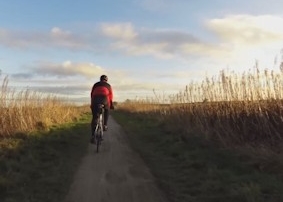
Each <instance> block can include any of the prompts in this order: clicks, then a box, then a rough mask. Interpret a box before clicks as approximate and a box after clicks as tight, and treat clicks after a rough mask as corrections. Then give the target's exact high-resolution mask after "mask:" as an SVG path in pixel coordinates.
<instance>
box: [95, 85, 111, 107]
mask: <svg viewBox="0 0 283 202" xmlns="http://www.w3.org/2000/svg"><path fill="white" fill-rule="evenodd" d="M90 96H91V99H92V100H93V99H94V98H95V97H96V96H105V97H107V103H108V106H109V107H110V105H112V102H113V91H112V87H111V85H110V84H109V83H107V82H105V81H99V82H97V83H95V84H94V85H93V87H92V90H91V93H90Z"/></svg>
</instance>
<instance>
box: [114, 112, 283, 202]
mask: <svg viewBox="0 0 283 202" xmlns="http://www.w3.org/2000/svg"><path fill="white" fill-rule="evenodd" d="M112 115H113V116H114V118H115V119H116V120H117V121H118V123H119V124H121V125H122V127H123V128H124V129H125V131H126V133H127V136H128V138H129V140H130V142H131V144H132V147H133V148H134V149H135V150H137V151H138V152H139V153H140V154H141V156H142V157H143V158H144V160H145V162H146V163H147V164H148V166H149V168H150V169H151V170H152V173H153V174H154V175H155V176H156V178H157V182H158V183H159V185H160V187H161V188H162V189H163V190H164V191H165V193H167V195H168V198H169V199H170V200H171V201H172V202H222V201H223V202H226V201H229V202H279V201H283V177H282V174H281V173H282V168H283V166H281V167H278V166H280V164H278V165H277V167H276V166H274V165H273V166H274V167H276V169H277V170H281V171H280V172H275V171H274V170H272V169H266V170H261V169H259V168H258V166H257V165H261V164H265V163H267V162H262V161H263V158H261V157H260V156H254V155H249V154H248V153H245V152H236V151H235V150H232V149H227V148H223V147H220V145H218V144H216V143H212V142H209V141H206V140H204V139H202V138H201V136H196V135H195V134H191V135H187V136H186V137H187V138H186V139H184V138H182V135H181V134H175V133H174V131H172V130H169V129H168V127H167V125H166V123H163V122H160V121H157V119H155V118H154V117H152V116H146V115H144V114H134V113H127V112H122V111H118V110H116V111H115V112H112ZM129 117H130V118H129ZM281 159H282V157H281ZM275 164H276V163H275ZM266 167H268V166H266Z"/></svg>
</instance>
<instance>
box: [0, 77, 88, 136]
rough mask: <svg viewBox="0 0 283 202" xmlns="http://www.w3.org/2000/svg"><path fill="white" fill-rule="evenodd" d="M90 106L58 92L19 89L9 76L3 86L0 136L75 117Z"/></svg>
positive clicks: (66, 120)
mask: <svg viewBox="0 0 283 202" xmlns="http://www.w3.org/2000/svg"><path fill="white" fill-rule="evenodd" d="M86 110H87V109H86V107H78V106H75V105H73V104H71V103H67V102H64V101H63V100H62V99H61V98H59V97H57V96H55V95H44V94H42V93H38V92H34V91H30V90H23V91H20V92H16V91H15V90H13V89H10V88H9V87H8V77H5V78H4V80H3V82H2V86H1V90H0V114H1V116H0V137H9V136H13V135H15V134H19V133H27V132H31V131H34V130H38V129H47V128H48V127H50V126H52V125H54V124H61V123H65V122H68V121H73V120H74V119H76V118H78V117H79V116H80V115H81V113H82V111H86Z"/></svg>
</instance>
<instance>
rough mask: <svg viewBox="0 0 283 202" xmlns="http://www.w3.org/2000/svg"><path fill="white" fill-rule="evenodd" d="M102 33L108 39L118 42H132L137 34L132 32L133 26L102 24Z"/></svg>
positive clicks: (127, 24)
mask: <svg viewBox="0 0 283 202" xmlns="http://www.w3.org/2000/svg"><path fill="white" fill-rule="evenodd" d="M101 29H102V32H103V33H104V34H105V35H106V36H109V37H112V38H114V39H118V40H125V41H130V40H134V39H135V38H136V36H137V33H136V32H135V31H134V28H133V26H132V25H131V24H130V23H123V24H106V23H104V24H102V25H101Z"/></svg>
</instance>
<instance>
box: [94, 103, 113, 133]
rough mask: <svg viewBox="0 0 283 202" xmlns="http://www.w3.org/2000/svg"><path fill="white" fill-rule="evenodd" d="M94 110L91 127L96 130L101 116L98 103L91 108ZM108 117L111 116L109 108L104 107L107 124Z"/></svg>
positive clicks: (105, 122) (105, 123) (104, 122)
mask: <svg viewBox="0 0 283 202" xmlns="http://www.w3.org/2000/svg"><path fill="white" fill-rule="evenodd" d="M91 111H92V121H91V129H92V131H94V129H95V126H96V124H97V120H98V118H99V107H98V105H94V106H93V107H92V108H91ZM108 117H109V109H108V108H107V107H105V108H104V120H103V124H104V125H106V126H107V123H108Z"/></svg>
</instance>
